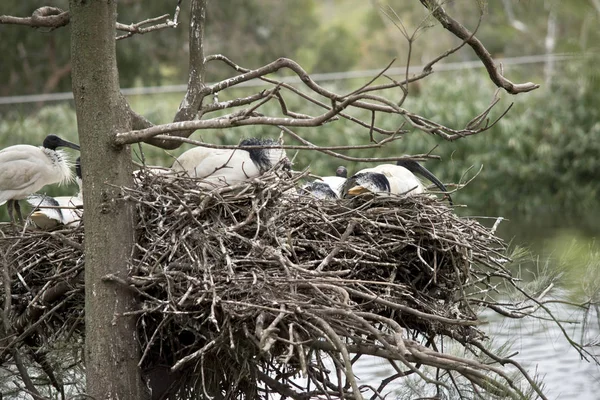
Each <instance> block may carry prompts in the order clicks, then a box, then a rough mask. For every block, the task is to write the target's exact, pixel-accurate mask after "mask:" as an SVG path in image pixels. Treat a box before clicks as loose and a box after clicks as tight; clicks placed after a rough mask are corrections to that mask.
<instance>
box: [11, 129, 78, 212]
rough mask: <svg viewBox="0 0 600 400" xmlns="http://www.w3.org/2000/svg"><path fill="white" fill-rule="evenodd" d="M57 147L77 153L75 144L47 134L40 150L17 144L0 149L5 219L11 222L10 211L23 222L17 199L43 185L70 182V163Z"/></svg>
mask: <svg viewBox="0 0 600 400" xmlns="http://www.w3.org/2000/svg"><path fill="white" fill-rule="evenodd" d="M58 147H70V148H72V149H75V150H79V146H78V145H76V144H75V143H71V142H69V141H66V140H63V139H61V138H60V137H58V136H56V135H48V136H46V138H45V139H44V142H43V144H42V146H41V147H36V146H31V145H27V144H18V145H15V146H10V147H7V148H5V149H3V150H0V205H2V204H4V203H7V207H8V216H9V218H10V220H11V222H14V217H13V208H14V209H15V210H16V211H17V216H18V217H19V219H20V220H21V221H22V220H23V216H22V215H21V207H20V206H19V202H18V201H19V200H21V199H24V198H26V197H27V196H29V195H30V194H32V193H35V192H37V191H38V190H40V189H41V188H43V187H44V186H46V185H50V184H53V183H58V184H62V183H65V182H68V181H70V180H71V179H72V172H71V163H70V162H69V159H68V158H67V155H66V153H65V152H63V151H62V150H57V148H58Z"/></svg>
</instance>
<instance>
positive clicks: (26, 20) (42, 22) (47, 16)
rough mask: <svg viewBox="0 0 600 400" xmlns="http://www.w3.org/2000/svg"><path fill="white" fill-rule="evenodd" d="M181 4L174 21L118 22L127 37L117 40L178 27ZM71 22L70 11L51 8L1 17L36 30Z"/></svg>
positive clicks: (160, 18) (178, 4)
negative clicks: (23, 15)
mask: <svg viewBox="0 0 600 400" xmlns="http://www.w3.org/2000/svg"><path fill="white" fill-rule="evenodd" d="M180 4H181V0H179V1H178V2H177V7H176V9H175V14H174V17H173V20H170V19H168V18H169V14H165V15H161V16H160V17H156V18H150V19H146V20H144V21H140V22H137V23H135V24H130V25H126V24H122V23H119V22H117V23H116V25H115V28H116V29H117V30H119V31H124V32H127V33H126V34H125V35H122V36H118V37H117V40H121V39H126V38H128V37H131V36H133V35H135V34H140V35H143V34H144V33H149V32H153V31H157V30H160V29H165V28H175V27H177V25H178V24H179V23H178V21H177V20H178V18H179V10H180ZM164 20H166V21H165V22H163V23H160V24H156V25H152V26H149V27H146V28H143V26H144V25H148V24H153V23H156V22H160V21H164ZM70 21H71V14H70V12H69V11H63V10H62V9H60V8H57V7H49V6H45V7H40V8H38V9H36V10H35V11H34V12H33V13H32V14H31V17H15V16H11V15H0V24H12V25H25V26H31V27H34V28H50V30H51V31H52V30H54V29H57V28H61V27H63V26H66V25H68V24H69V22H70Z"/></svg>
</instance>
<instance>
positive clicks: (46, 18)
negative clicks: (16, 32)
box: [0, 6, 71, 30]
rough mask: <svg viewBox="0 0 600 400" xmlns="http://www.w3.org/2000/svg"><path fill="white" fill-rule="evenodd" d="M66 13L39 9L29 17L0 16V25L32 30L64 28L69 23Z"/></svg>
mask: <svg viewBox="0 0 600 400" xmlns="http://www.w3.org/2000/svg"><path fill="white" fill-rule="evenodd" d="M70 18H71V16H70V14H69V12H68V11H63V10H61V9H60V8H57V7H48V6H46V7H40V8H38V9H37V10H35V11H34V12H33V13H32V14H31V17H25V18H23V17H14V16H11V15H0V24H12V25H26V26H31V27H34V28H50V30H53V29H56V28H60V27H63V26H66V25H67V24H68V23H69V21H70Z"/></svg>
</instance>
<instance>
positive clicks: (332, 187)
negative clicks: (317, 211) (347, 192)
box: [301, 165, 348, 199]
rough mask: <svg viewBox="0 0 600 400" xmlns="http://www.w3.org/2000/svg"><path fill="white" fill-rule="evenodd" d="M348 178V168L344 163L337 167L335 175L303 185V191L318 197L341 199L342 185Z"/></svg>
mask: <svg viewBox="0 0 600 400" xmlns="http://www.w3.org/2000/svg"><path fill="white" fill-rule="evenodd" d="M347 178H348V170H347V169H346V167H344V166H343V165H341V166H339V167H337V169H336V171H335V176H323V177H321V178H319V179H317V180H314V181H312V182H309V183H307V184H305V185H304V186H302V189H301V191H302V192H305V193H309V194H311V195H313V196H314V197H316V198H318V199H339V198H340V196H341V193H342V187H343V186H344V183H345V182H346V179H347Z"/></svg>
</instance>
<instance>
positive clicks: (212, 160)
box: [172, 138, 287, 187]
mask: <svg viewBox="0 0 600 400" xmlns="http://www.w3.org/2000/svg"><path fill="white" fill-rule="evenodd" d="M277 144H278V143H277V142H276V141H274V140H272V139H257V138H249V139H245V140H242V141H241V142H240V146H244V147H250V148H248V149H211V148H206V147H196V148H193V149H190V150H188V151H186V152H184V153H183V154H181V155H180V156H179V157H178V158H177V159H176V160H175V162H174V163H173V167H172V169H173V170H174V171H175V172H185V173H187V174H188V175H189V176H191V177H194V178H201V179H202V182H201V183H200V184H201V185H202V186H207V187H221V186H229V185H234V184H236V183H240V182H243V181H246V180H248V179H252V178H255V177H257V176H260V175H262V174H263V173H264V172H266V171H267V170H269V169H270V168H272V167H273V166H274V165H275V164H277V163H278V162H279V161H281V160H284V159H286V160H287V157H286V154H285V150H284V149H281V148H265V147H263V146H276V145H277ZM252 147H256V148H252Z"/></svg>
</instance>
